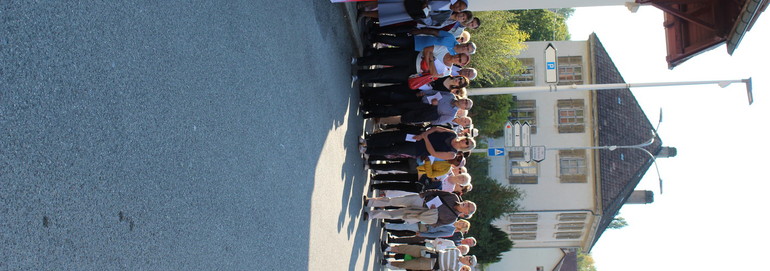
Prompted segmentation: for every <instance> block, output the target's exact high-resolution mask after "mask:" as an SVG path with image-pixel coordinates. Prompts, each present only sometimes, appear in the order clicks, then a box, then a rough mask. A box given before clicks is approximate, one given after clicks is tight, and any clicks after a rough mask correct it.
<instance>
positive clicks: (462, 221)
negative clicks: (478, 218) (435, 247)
mask: <svg viewBox="0 0 770 271" xmlns="http://www.w3.org/2000/svg"><path fill="white" fill-rule="evenodd" d="M457 223H460V224H462V225H465V226H460V227H457ZM455 228H457V230H458V231H460V232H462V233H466V232H468V231H469V230H470V229H471V222H470V221H468V220H465V219H458V220H457V222H455Z"/></svg>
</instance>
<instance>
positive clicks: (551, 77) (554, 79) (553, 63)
mask: <svg viewBox="0 0 770 271" xmlns="http://www.w3.org/2000/svg"><path fill="white" fill-rule="evenodd" d="M557 60H558V59H557V57H556V47H553V44H551V43H549V44H548V46H546V47H545V82H546V83H548V84H555V83H558V82H559V72H558V71H559V70H558V68H559V63H558V62H557Z"/></svg>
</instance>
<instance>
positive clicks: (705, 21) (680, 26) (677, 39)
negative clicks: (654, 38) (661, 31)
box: [636, 0, 769, 69]
mask: <svg viewBox="0 0 770 271" xmlns="http://www.w3.org/2000/svg"><path fill="white" fill-rule="evenodd" d="M768 1H769V0H636V3H638V4H642V5H652V6H654V7H656V8H658V9H660V10H662V11H663V12H664V14H665V15H664V21H663V27H664V28H665V29H666V47H667V56H666V62H668V68H669V69H673V68H674V67H676V66H677V65H679V64H682V63H683V62H685V61H687V60H688V59H690V58H692V57H694V56H696V55H698V54H700V53H703V52H705V51H708V50H711V49H714V48H716V47H718V46H720V45H722V44H725V43H726V44H727V53H728V54H731V55H732V54H733V52H734V51H735V49H736V48H737V47H738V44H740V42H741V39H743V36H744V35H745V34H746V32H748V31H749V30H750V29H751V26H752V25H754V22H756V20H757V18H758V17H759V15H760V13H762V12H763V11H765V9H766V8H767V5H768Z"/></svg>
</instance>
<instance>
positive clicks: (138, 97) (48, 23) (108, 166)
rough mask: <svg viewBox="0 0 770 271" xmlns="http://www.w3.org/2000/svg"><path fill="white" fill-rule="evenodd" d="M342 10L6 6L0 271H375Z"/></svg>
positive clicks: (166, 4) (154, 4)
mask: <svg viewBox="0 0 770 271" xmlns="http://www.w3.org/2000/svg"><path fill="white" fill-rule="evenodd" d="M342 9H343V7H342V6H341V5H333V4H330V3H329V2H328V1H327V0H305V1H266V0H256V1H185V2H181V1H125V2H122V1H82V2H81V1H71V2H70V1H0V246H2V249H0V270H306V269H319V270H320V269H322V270H339V269H338V268H316V267H317V266H318V267H320V266H319V265H318V264H319V263H323V260H320V261H319V262H316V261H317V260H316V259H315V258H314V257H311V254H313V253H314V252H313V251H314V250H328V249H329V248H330V247H313V245H311V244H312V242H309V240H310V239H313V238H318V237H316V236H324V235H327V234H328V235H337V234H339V235H341V236H347V238H343V239H341V240H337V239H336V238H331V239H330V240H328V241H326V242H328V243H327V245H330V246H332V247H338V246H340V245H344V248H343V249H342V250H340V251H335V252H334V253H335V255H338V256H339V257H338V258H336V259H332V260H333V261H336V262H341V266H343V268H342V269H343V270H344V269H350V270H353V269H357V268H362V266H367V265H371V264H373V263H374V262H376V261H375V260H374V259H373V258H372V257H371V256H368V257H366V259H365V262H363V263H362V262H361V261H359V259H358V258H359V256H360V255H364V254H367V253H368V252H367V251H369V250H370V248H372V247H373V246H374V243H373V241H371V240H370V239H371V238H369V236H370V233H369V231H370V230H371V229H370V227H369V226H368V224H365V223H363V224H362V225H359V222H358V221H357V219H358V215H359V212H360V204H361V200H360V195H361V194H362V193H363V191H364V189H365V181H362V180H363V179H365V177H364V173H363V171H362V169H361V163H362V162H361V159H360V157H359V155H358V151H357V149H356V142H357V141H356V140H357V139H356V138H357V136H358V135H360V131H361V130H362V121H361V118H360V116H359V115H358V113H357V100H358V94H357V93H356V91H354V90H351V89H350V87H349V75H350V65H349V63H348V61H349V59H350V56H351V55H352V53H353V51H354V48H353V47H352V45H351V44H352V43H351V40H350V37H351V34H350V29H349V27H348V26H347V23H346V21H345V18H344V17H343V12H342ZM333 131H336V132H334V133H330V132H333ZM332 136H334V137H332ZM329 142H335V143H336V144H330V143H329ZM329 155H331V156H333V157H334V159H332V160H334V161H328V163H330V164H328V165H327V161H326V160H328V159H326V158H324V161H319V159H320V158H322V156H324V157H326V156H329ZM339 165H341V166H339ZM330 166H334V167H335V168H330V169H328V170H319V169H320V168H324V167H330ZM319 172H320V173H322V174H321V175H319ZM319 182H328V184H325V183H319ZM319 186H320V187H323V188H324V191H316V190H317V189H318V188H315V187H319ZM327 190H328V191H337V192H336V194H332V195H331V198H327V199H323V200H324V201H326V200H329V201H330V202H331V203H333V204H332V206H331V207H330V206H326V205H324V204H323V203H324V202H314V201H311V198H318V196H319V195H318V194H317V193H320V192H324V193H327ZM314 196H315V197H314ZM316 208H322V209H316ZM311 213H312V214H313V215H316V214H318V215H323V216H324V217H325V216H327V215H328V214H331V215H329V217H330V219H331V221H328V223H327V222H325V221H324V220H320V222H319V223H321V225H322V226H323V225H325V224H328V227H319V229H320V232H319V233H314V236H311V226H310V221H311V218H312V217H311ZM312 219H318V218H317V217H316V218H312ZM324 223H325V224H324ZM327 229H328V230H327ZM316 234H319V235H316ZM375 234H376V233H375ZM321 240H322V239H321ZM335 242H339V244H337V243H335ZM367 269H368V268H367Z"/></svg>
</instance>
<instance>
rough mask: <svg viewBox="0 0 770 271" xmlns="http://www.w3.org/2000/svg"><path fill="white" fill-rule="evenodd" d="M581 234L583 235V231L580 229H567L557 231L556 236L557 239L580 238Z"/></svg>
mask: <svg viewBox="0 0 770 271" xmlns="http://www.w3.org/2000/svg"><path fill="white" fill-rule="evenodd" d="M581 235H583V233H582V232H579V231H565V232H557V233H556V234H555V237H556V239H578V238H580V236H581Z"/></svg>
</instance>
